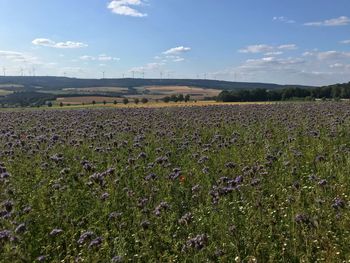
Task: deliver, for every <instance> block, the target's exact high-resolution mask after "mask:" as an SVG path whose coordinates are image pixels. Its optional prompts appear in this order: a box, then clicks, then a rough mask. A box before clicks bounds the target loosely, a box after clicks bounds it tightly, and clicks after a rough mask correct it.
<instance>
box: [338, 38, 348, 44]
mask: <svg viewBox="0 0 350 263" xmlns="http://www.w3.org/2000/svg"><path fill="white" fill-rule="evenodd" d="M340 44H350V39H348V40H343V41H340Z"/></svg>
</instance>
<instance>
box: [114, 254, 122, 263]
mask: <svg viewBox="0 0 350 263" xmlns="http://www.w3.org/2000/svg"><path fill="white" fill-rule="evenodd" d="M123 260H124V259H123V257H122V256H115V257H113V258H112V263H121V262H123Z"/></svg>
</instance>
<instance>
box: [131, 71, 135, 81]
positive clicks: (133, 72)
mask: <svg viewBox="0 0 350 263" xmlns="http://www.w3.org/2000/svg"><path fill="white" fill-rule="evenodd" d="M131 73H132V78H133V79H134V78H135V71H132V72H131Z"/></svg>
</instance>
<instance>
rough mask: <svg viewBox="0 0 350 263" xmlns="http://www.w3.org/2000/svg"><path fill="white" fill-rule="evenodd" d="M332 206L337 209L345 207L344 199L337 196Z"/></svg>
mask: <svg viewBox="0 0 350 263" xmlns="http://www.w3.org/2000/svg"><path fill="white" fill-rule="evenodd" d="M332 207H333V208H334V209H337V210H338V209H340V208H345V202H344V200H343V199H341V198H339V197H337V198H335V199H334V200H333V204H332Z"/></svg>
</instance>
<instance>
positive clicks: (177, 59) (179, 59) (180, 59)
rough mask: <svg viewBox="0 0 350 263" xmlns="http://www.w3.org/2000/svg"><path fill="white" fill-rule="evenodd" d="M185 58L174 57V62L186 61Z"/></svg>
mask: <svg viewBox="0 0 350 263" xmlns="http://www.w3.org/2000/svg"><path fill="white" fill-rule="evenodd" d="M184 60H185V59H184V58H182V57H177V58H174V59H173V62H182V61H184Z"/></svg>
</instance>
